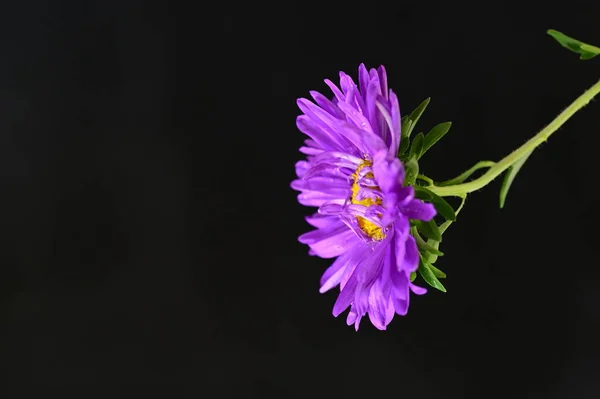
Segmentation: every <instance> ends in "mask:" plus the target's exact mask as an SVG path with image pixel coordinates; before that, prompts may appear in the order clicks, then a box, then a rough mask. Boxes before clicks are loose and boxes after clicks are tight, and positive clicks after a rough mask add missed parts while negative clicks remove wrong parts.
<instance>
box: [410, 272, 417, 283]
mask: <svg viewBox="0 0 600 399" xmlns="http://www.w3.org/2000/svg"><path fill="white" fill-rule="evenodd" d="M416 278H417V272H412V273H411V274H410V282H411V283H412V282H413V281H415V279H416Z"/></svg>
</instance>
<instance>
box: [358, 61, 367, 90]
mask: <svg viewBox="0 0 600 399" xmlns="http://www.w3.org/2000/svg"><path fill="white" fill-rule="evenodd" d="M358 84H359V86H360V93H361V94H362V95H363V96H365V95H366V94H367V88H368V87H369V71H367V67H365V64H360V66H359V67H358Z"/></svg>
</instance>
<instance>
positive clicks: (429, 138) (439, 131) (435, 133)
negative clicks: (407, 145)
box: [421, 122, 452, 156]
mask: <svg viewBox="0 0 600 399" xmlns="http://www.w3.org/2000/svg"><path fill="white" fill-rule="evenodd" d="M451 126H452V122H443V123H440V124H438V125H435V126H434V127H433V129H431V130H430V131H429V133H427V135H426V136H425V140H424V141H423V150H422V151H421V156H423V154H425V153H426V152H427V150H428V149H430V148H431V147H433V145H434V144H435V143H437V142H438V141H439V140H440V139H441V138H442V137H444V136H445V135H446V133H448V131H449V130H450V127H451Z"/></svg>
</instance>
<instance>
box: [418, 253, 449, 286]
mask: <svg viewBox="0 0 600 399" xmlns="http://www.w3.org/2000/svg"><path fill="white" fill-rule="evenodd" d="M419 274H420V275H421V277H423V280H425V282H426V283H427V284H429V285H430V286H432V287H433V288H436V289H438V290H440V291H442V292H446V287H444V285H443V284H442V283H440V280H438V278H437V277H436V276H435V274H434V273H433V271H432V270H431V265H430V264H428V263H425V262H424V261H423V258H421V259H420V261H419Z"/></svg>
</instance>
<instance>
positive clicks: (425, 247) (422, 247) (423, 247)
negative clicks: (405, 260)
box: [415, 235, 444, 256]
mask: <svg viewBox="0 0 600 399" xmlns="http://www.w3.org/2000/svg"><path fill="white" fill-rule="evenodd" d="M415 239H416V241H417V247H419V252H421V253H422V254H423V253H424V254H423V255H426V254H427V253H431V254H433V255H436V256H444V253H443V252H442V251H440V250H439V249H437V248H436V247H434V246H433V245H430V244H429V243H427V242H426V241H425V240H423V239H422V238H421V236H418V235H417V236H415Z"/></svg>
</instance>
